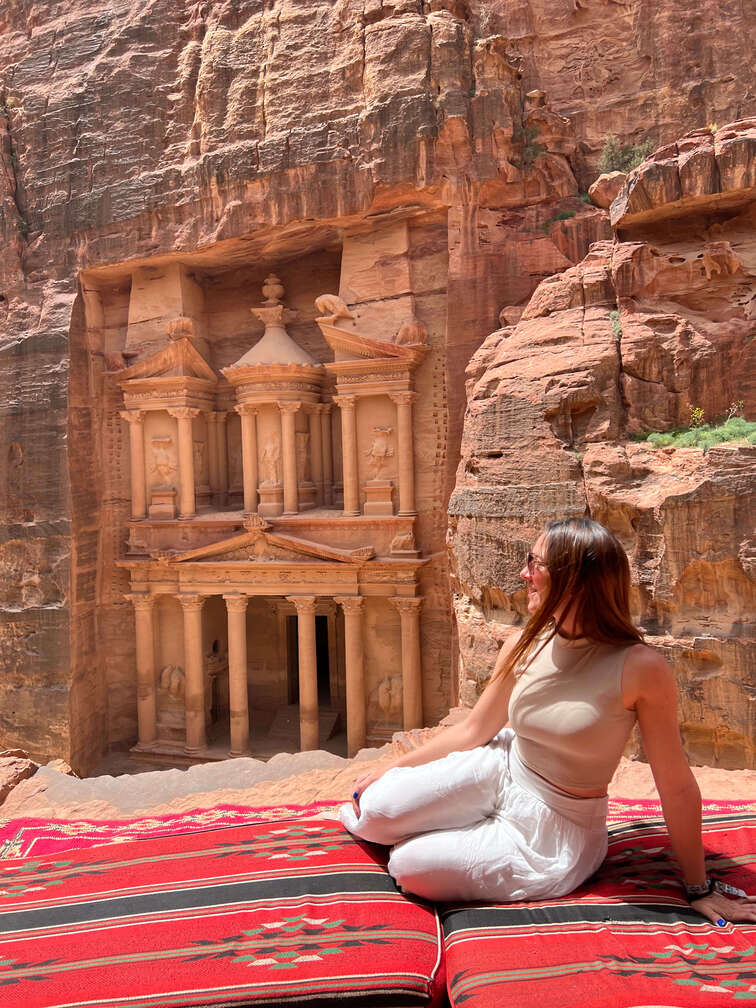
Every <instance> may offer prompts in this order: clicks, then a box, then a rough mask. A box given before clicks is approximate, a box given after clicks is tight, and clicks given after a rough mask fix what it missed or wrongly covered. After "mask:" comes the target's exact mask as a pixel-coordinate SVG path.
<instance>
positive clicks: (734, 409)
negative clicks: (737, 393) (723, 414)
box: [725, 399, 744, 423]
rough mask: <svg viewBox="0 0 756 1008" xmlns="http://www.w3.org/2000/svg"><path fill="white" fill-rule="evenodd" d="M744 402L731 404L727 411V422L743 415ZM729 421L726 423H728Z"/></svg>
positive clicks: (740, 400) (739, 401)
mask: <svg viewBox="0 0 756 1008" xmlns="http://www.w3.org/2000/svg"><path fill="white" fill-rule="evenodd" d="M743 408H744V404H743V400H742V399H739V400H738V401H737V402H731V403H730V408H729V409H728V410H727V420H732V418H733V417H737V416H742V415H743ZM726 422H727V421H725V423H726Z"/></svg>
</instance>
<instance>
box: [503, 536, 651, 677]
mask: <svg viewBox="0 0 756 1008" xmlns="http://www.w3.org/2000/svg"><path fill="white" fill-rule="evenodd" d="M544 553H545V555H544V557H543V558H542V559H543V560H544V562H545V565H546V568H547V570H548V572H549V586H548V592H547V594H546V598H545V599H544V600H543V603H542V604H541V605H540V606H539V608H538V610H537V611H536V612H534V613H533V615H532V616H531V617H530V619H529V620H528V622H527V623H526V624H525V629H524V630H523V632H522V634H521V636H520V639H519V640H518V642H517V644H516V645H515V646H514V648H512V651H511V652H510V654H509V655H508V656H507V658H506V661H505V662H504V664H503V665H502V667H501V669H500V670H499V672H498V675H497V678H499V677H500V676H508V675H509V674H510V673H511V672H513V671H514V672H515V674H518V673H519V672H520V671H521V670H522V669H523V668H524V667H525V665H527V660H528V659H529V658H530V652H531V650H532V649H533V645H534V643H535V641H536V640H537V639H538V638H539V637H540V636H541V635H542V634H543V633H544V631H546V630H547V628H549V625H550V624H552V625H551V627H550V630H549V631H548V632H547V635H546V639H545V641H544V642H543V644H542V647H545V646H546V644H547V643H548V642H549V641H550V640H551V639H552V638H553V636H554V635H555V634H556V633H558V632H559V629H560V626H561V624H562V623H563V622H564V619H565V617H566V616H567V615H571V616H574V621H575V626H576V627H577V628H578V629H579V631H580V636H581V637H587V638H589V639H590V640H592V641H596V642H597V643H600V644H614V645H615V646H617V647H623V646H625V647H627V646H629V645H631V644H639V643H641V642H642V641H643V637H642V635H641V633H640V631H639V630H638V629H637V627H635V626H633V623H632V620H631V618H630V564H629V563H628V560H627V555H626V553H625V551H624V549H623V548H622V545H621V543H620V542H619V540H618V539H617V538H616V537H615V536H614V535H612V533H611V532H610V531H609V530H608V529H605V528H604V526H603V525H599V523H598V522H595V521H591V520H590V518H567V519H564V520H561V521H553V522H550V523H549V524H548V525H547V526H546V530H545V532H544ZM562 602H567V606H566V608H565V610H564V613H563V614H562V616H561V622H556V619H555V617H554V613H555V612H556V610H557V609H558V608H559V605H560V603H562ZM539 650H540V648H539Z"/></svg>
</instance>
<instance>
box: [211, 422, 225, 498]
mask: <svg viewBox="0 0 756 1008" xmlns="http://www.w3.org/2000/svg"><path fill="white" fill-rule="evenodd" d="M213 416H214V417H215V436H216V438H217V449H216V454H217V457H218V494H219V495H220V501H219V503H220V504H221V505H223V504H225V503H226V494H227V493H228V445H227V442H226V418H227V416H228V413H226V412H223V411H221V412H218V413H214V414H213Z"/></svg>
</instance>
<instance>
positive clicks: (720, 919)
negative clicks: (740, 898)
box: [717, 917, 725, 927]
mask: <svg viewBox="0 0 756 1008" xmlns="http://www.w3.org/2000/svg"><path fill="white" fill-rule="evenodd" d="M724 926H725V922H724V921H723V920H722V918H721V917H720V918H719V920H718V921H717V927H724Z"/></svg>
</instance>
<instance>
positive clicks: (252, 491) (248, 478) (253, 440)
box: [236, 405, 259, 514]
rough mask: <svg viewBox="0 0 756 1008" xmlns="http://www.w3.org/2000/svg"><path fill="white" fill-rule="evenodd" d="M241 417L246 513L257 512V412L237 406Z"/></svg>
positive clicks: (245, 406) (252, 407)
mask: <svg viewBox="0 0 756 1008" xmlns="http://www.w3.org/2000/svg"><path fill="white" fill-rule="evenodd" d="M236 412H237V413H238V414H239V416H240V417H241V440H242V472H243V476H244V513H245V514H255V512H256V511H257V487H258V484H259V473H258V464H257V410H256V409H255V408H254V406H249V405H244V406H237V407H236Z"/></svg>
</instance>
